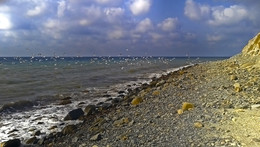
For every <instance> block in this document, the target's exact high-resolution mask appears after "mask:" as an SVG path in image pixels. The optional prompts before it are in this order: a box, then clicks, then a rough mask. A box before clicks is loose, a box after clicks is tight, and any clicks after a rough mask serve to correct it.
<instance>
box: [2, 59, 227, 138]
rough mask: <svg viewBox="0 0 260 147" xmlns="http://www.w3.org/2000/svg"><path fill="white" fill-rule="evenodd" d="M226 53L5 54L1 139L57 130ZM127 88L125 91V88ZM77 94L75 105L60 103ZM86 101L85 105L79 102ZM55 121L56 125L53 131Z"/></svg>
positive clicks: (73, 102) (28, 136)
mask: <svg viewBox="0 0 260 147" xmlns="http://www.w3.org/2000/svg"><path fill="white" fill-rule="evenodd" d="M222 59H225V58H180V57H15V58H13V57H8V58H7V57H6V58H4V57H1V58H0V142H2V141H6V140H9V139H13V138H20V139H21V140H26V139H28V138H30V137H32V134H33V132H34V131H37V130H40V131H41V135H40V136H39V137H42V136H46V135H48V134H49V133H51V132H57V131H60V130H61V129H62V127H64V126H65V125H67V124H75V123H80V122H79V121H67V122H63V121H62V119H63V118H64V116H65V115H66V114H67V113H68V112H69V111H70V110H73V109H75V108H78V107H82V108H84V107H85V106H87V105H89V104H98V103H100V102H104V101H106V100H107V99H109V98H110V99H113V98H116V97H120V95H122V94H123V95H124V94H127V92H128V90H129V89H134V88H136V87H138V86H140V85H141V84H143V83H149V82H150V81H151V79H152V78H153V77H159V76H161V75H162V74H166V73H168V72H171V71H174V70H176V69H178V68H179V67H182V66H186V65H192V64H196V63H202V62H207V61H215V60H222ZM122 91H123V92H122ZM65 97H71V101H72V103H71V104H68V105H65V106H64V105H58V103H59V102H60V100H61V99H62V98H65ZM79 103H81V105H79ZM52 126H57V128H56V129H54V130H50V129H49V128H50V127H52Z"/></svg>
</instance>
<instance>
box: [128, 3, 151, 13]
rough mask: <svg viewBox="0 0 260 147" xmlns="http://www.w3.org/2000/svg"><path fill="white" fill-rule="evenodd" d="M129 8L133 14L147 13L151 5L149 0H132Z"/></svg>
mask: <svg viewBox="0 0 260 147" xmlns="http://www.w3.org/2000/svg"><path fill="white" fill-rule="evenodd" d="M129 7H130V10H131V12H132V13H133V14H134V15H140V14H144V13H147V12H148V11H149V10H150V7H151V1H150V0H132V1H131V2H130V6H129Z"/></svg>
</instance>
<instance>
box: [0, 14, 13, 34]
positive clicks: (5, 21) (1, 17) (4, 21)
mask: <svg viewBox="0 0 260 147" xmlns="http://www.w3.org/2000/svg"><path fill="white" fill-rule="evenodd" d="M11 27H12V23H11V21H10V20H9V16H8V15H6V14H2V13H0V30H8V29H11Z"/></svg>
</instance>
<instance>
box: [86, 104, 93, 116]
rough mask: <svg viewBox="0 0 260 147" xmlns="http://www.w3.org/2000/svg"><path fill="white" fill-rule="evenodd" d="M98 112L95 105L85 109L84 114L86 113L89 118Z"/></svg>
mask: <svg viewBox="0 0 260 147" xmlns="http://www.w3.org/2000/svg"><path fill="white" fill-rule="evenodd" d="M95 110H96V106H95V105H88V106H87V107H86V108H85V109H84V112H85V115H86V116H88V115H91V114H93V113H94V112H95Z"/></svg>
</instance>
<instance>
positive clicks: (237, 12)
mask: <svg viewBox="0 0 260 147" xmlns="http://www.w3.org/2000/svg"><path fill="white" fill-rule="evenodd" d="M212 11H213V12H212V19H211V20H209V21H208V23H209V24H210V25H214V26H218V25H231V24H236V23H239V22H240V21H242V20H245V19H247V18H249V14H248V12H247V10H246V8H244V7H242V6H238V5H233V6H230V7H229V8H225V7H223V6H220V7H215V8H212Z"/></svg>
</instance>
